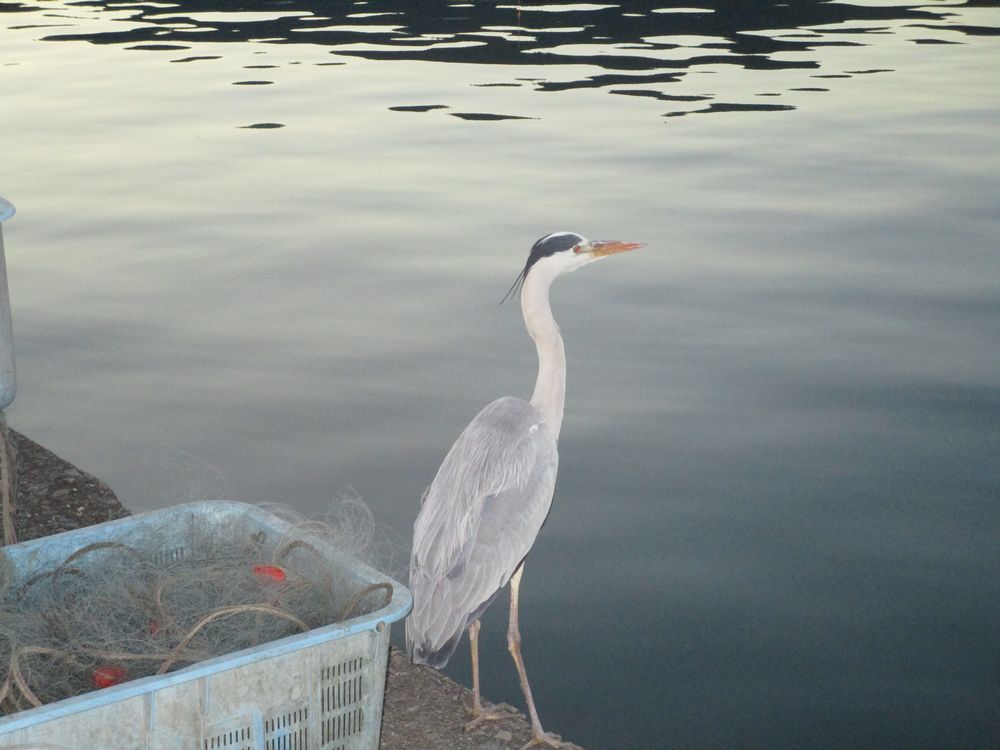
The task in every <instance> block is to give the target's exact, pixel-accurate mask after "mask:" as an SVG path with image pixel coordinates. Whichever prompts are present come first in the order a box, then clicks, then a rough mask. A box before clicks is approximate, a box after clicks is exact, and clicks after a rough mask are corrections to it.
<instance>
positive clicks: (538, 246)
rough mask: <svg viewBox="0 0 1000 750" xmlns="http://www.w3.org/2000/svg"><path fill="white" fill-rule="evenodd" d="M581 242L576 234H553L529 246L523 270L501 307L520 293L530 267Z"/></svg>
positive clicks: (501, 301)
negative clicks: (529, 250) (529, 249)
mask: <svg viewBox="0 0 1000 750" xmlns="http://www.w3.org/2000/svg"><path fill="white" fill-rule="evenodd" d="M581 242H583V237H581V236H580V235H578V234H573V233H572V232H554V233H553V234H547V235H545V236H544V237H542V238H541V239H540V240H538V241H537V242H535V244H534V245H532V246H531V252H530V253H529V254H528V262H527V263H525V264H524V269H523V270H522V271H521V273H520V275H519V276H518V277H517V278H516V279H515V280H514V283H513V285H512V286H511V288H510V289H508V290H507V293H506V294H505V295H504V296H503V299H502V300H500V304H501V305H502V304H503V303H504V302H506V301H507V299H508V298H509V297H511V296H512V295H514V294H520V293H521V287H522V286H523V285H524V280H525V279H526V278H527V277H528V271H530V270H531V267H532V266H533V265H535V263H537V262H538V261H540V260H541V259H542V258H546V257H548V256H549V255H554V254H555V253H558V252H562V251H563V250H569V249H570V248H571V247H573V246H574V245H578V244H580V243H581Z"/></svg>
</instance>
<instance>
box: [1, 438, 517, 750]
mask: <svg viewBox="0 0 1000 750" xmlns="http://www.w3.org/2000/svg"><path fill="white" fill-rule="evenodd" d="M10 435H11V442H12V443H13V445H14V447H15V450H16V452H17V483H18V494H17V507H16V510H15V515H14V519H15V521H14V527H15V530H16V532H17V538H18V539H19V540H20V541H26V540H28V539H34V538H36V537H40V536H47V535H49V534H55V533H58V532H61V531H70V530H72V529H77V528H80V527H81V526H88V525H91V524H95V523H102V522H104V521H109V520H111V519H114V518H122V517H124V516H127V515H130V514H129V511H128V510H127V509H126V508H125V507H124V506H122V504H121V503H120V502H119V500H118V498H117V497H116V496H115V493H114V492H113V491H112V490H111V488H110V487H108V486H107V485H106V484H104V483H103V482H102V481H100V480H99V479H96V478H94V477H93V476H91V475H90V474H87V473H86V472H84V471H81V470H80V469H78V468H76V467H75V466H73V465H72V464H69V463H67V462H66V461H64V460H63V459H61V458H60V457H59V456H57V455H56V454H54V453H52V452H51V451H49V450H47V449H45V448H43V447H42V446H40V445H39V444H38V443H36V442H34V441H33V440H30V439H28V438H27V437H25V436H24V435H21V434H20V433H17V432H15V431H14V430H11V431H10ZM471 703H472V691H471V690H469V689H468V688H465V687H463V686H462V685H459V684H458V683H456V682H454V681H453V680H450V679H448V678H447V677H445V676H444V675H442V674H441V673H439V672H437V671H435V670H433V669H430V668H429V667H418V666H415V665H414V664H413V663H411V662H410V660H409V659H407V658H406V656H404V655H403V654H402V653H400V652H399V651H397V650H396V649H393V650H392V652H391V655H390V660H389V674H388V681H387V687H386V693H385V711H384V713H383V722H382V742H381V745H380V750H519V749H520V748H521V746H522V745H524V743H526V742H527V741H528V739H529V738H530V737H531V729H530V726H529V724H528V721H527V719H526V717H525V716H524V715H523V714H521V713H518V712H517V711H516V710H515V709H513V708H510V707H509V706H508V707H507V708H509V709H510V717H509V718H505V719H502V720H499V721H490V722H486V723H484V724H483V725H481V726H480V727H478V728H476V729H475V730H473V731H471V732H468V733H466V732H465V731H463V725H464V724H465V721H466V719H467V710H468V706H469V705H471Z"/></svg>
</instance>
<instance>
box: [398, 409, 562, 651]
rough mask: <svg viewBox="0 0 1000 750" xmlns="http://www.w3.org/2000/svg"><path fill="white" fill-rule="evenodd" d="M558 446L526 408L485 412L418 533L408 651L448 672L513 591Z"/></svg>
mask: <svg viewBox="0 0 1000 750" xmlns="http://www.w3.org/2000/svg"><path fill="white" fill-rule="evenodd" d="M558 463H559V458H558V451H557V448H556V439H555V436H554V435H553V434H552V431H551V430H550V429H549V428H548V426H547V425H546V424H545V422H544V421H543V420H542V418H541V416H540V415H539V413H538V412H537V411H536V410H535V408H534V407H533V406H531V405H530V404H529V403H527V402H526V401H522V400H520V399H515V398H502V399H498V400H497V401H494V402H493V403H491V404H489V405H488V406H486V408H484V409H483V410H482V411H481V412H480V413H479V414H478V415H477V416H476V418H475V419H473V420H472V422H470V423H469V426H468V427H466V428H465V430H464V431H463V432H462V434H461V435H460V436H459V438H458V440H456V441H455V444H454V445H453V446H452V448H451V450H450V451H449V452H448V455H447V456H446V457H445V460H444V462H443V463H442V464H441V468H440V469H439V470H438V473H437V476H436V477H435V478H434V482H433V483H432V484H431V486H430V488H429V490H428V491H427V494H426V497H425V499H424V502H423V505H422V507H421V509H420V514H419V515H418V516H417V521H416V523H415V524H414V528H413V551H412V555H411V558H410V589H411V591H412V593H413V612H412V614H411V615H410V617H409V618H408V619H407V622H406V641H407V649H408V650H409V652H410V656H411V658H413V659H414V661H417V662H418V663H427V664H431V665H433V666H437V667H441V666H444V665H445V664H446V663H447V661H448V659H449V658H450V656H451V654H452V653H453V652H454V650H455V647H456V646H457V644H458V641H459V640H460V639H461V637H462V633H463V631H464V630H465V629H466V628H467V627H468V626H469V625H470V624H471V623H472V621H473V620H475V619H477V618H478V617H479V615H480V614H482V612H483V610H484V609H485V608H486V607H487V606H488V605H489V603H490V602H491V601H492V600H493V598H494V597H495V596H496V595H497V593H499V591H500V590H501V589H502V588H503V587H504V586H505V585H506V584H507V581H508V580H509V579H510V577H511V575H513V573H514V571H515V570H516V568H517V566H518V565H519V564H520V563H521V561H522V560H523V559H524V557H525V556H526V555H527V554H528V551H529V550H530V549H531V546H532V544H534V541H535V537H536V536H537V535H538V531H539V529H540V528H541V527H542V523H543V522H544V521H545V517H546V516H547V515H548V512H549V508H550V507H551V504H552V493H553V491H554V489H555V482H556V471H557V468H558Z"/></svg>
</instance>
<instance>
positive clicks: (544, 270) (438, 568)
mask: <svg viewBox="0 0 1000 750" xmlns="http://www.w3.org/2000/svg"><path fill="white" fill-rule="evenodd" d="M638 247H642V243H638V242H620V241H617V240H613V241H591V240H588V239H587V238H585V237H583V236H581V235H579V234H575V233H573V232H555V233H553V234H549V235H546V236H545V237H542V238H541V239H539V240H538V241H537V242H536V243H535V244H534V245H533V246H532V248H531V253H530V254H529V256H528V261H527V263H525V266H524V269H523V270H522V271H521V274H520V276H518V278H517V280H516V281H515V282H514V285H513V286H512V287H511V288H510V291H508V293H507V295H508V296H510V294H511V293H513V292H514V291H515V290H520V297H521V313H522V315H523V317H524V325H525V327H526V328H527V329H528V334H529V335H530V336H531V338H532V339H533V340H534V342H535V348H536V350H537V354H538V376H537V379H536V381H535V390H534V393H533V394H532V396H531V400H530V401H524V400H522V399H519V398H511V397H506V398H500V399H497V400H496V401H493V402H492V403H490V404H488V405H487V406H486V407H485V408H484V409H483V410H482V411H480V412H479V414H477V415H476V417H475V418H474V419H473V420H472V422H470V423H469V425H468V427H466V428H465V430H464V431H463V432H462V434H461V435H459V437H458V440H456V441H455V444H454V445H452V447H451V450H450V451H448V454H447V455H446V456H445V459H444V462H443V463H442V464H441V467H440V469H438V472H437V475H436V476H435V477H434V481H433V482H432V483H431V485H430V487H429V488H428V489H427V491H426V493H425V494H424V498H423V500H422V502H421V507H420V512H419V514H418V516H417V520H416V523H415V524H414V527H413V549H412V554H411V557H410V589H411V591H412V593H413V612H412V613H411V615H410V616H409V618H407V621H406V647H407V650H408V651H409V654H410V658H411V659H413V661H414V662H416V663H418V664H428V665H430V666H432V667H436V668H438V669H440V668H442V667H444V666H445V665H446V664H447V663H448V659H450V658H451V655H452V654H453V653H454V652H455V649H456V647H457V646H458V643H459V641H460V640H461V638H462V634H463V633H464V632H465V631H466V630H467V631H468V633H469V644H470V648H471V651H472V690H473V705H472V709H471V715H472V716H471V721H470V722H469V723H468V724H467V725H466V729H467V730H468V729H471V728H473V727H475V726H477V725H478V724H480V723H481V722H482V721H485V720H488V719H494V718H500V717H501V716H502V714H498V713H496V712H491V711H487V710H485V709H484V707H483V704H482V699H481V697H480V693H479V627H480V625H479V618H480V616H481V615H482V614H483V612H484V611H485V610H486V608H487V607H488V606H489V605H490V603H491V602H492V601H493V599H494V598H496V596H497V594H499V593H500V591H501V590H502V589H503V587H504V586H506V585H507V583H508V582H509V583H510V621H509V626H508V630H507V645H508V650H509V651H510V654H511V656H512V657H513V659H514V664H515V666H516V668H517V674H518V678H519V679H520V682H521V690H522V691H523V692H524V698H525V702H526V703H527V706H528V715H529V718H530V719H531V740H530V741H529V742H528V743H527V745H525V748H527V747H529V746H533V745H541V744H547V745H550V746H552V747H565V748H569V747H575V745H572V744H570V743H566V742H562V741H561V740H560V738H559V737H558V736H556V735H553V734H549V733H547V732H545V731H543V730H542V725H541V722H540V721H539V720H538V712H537V711H536V710H535V703H534V701H533V699H532V697H531V688H530V686H529V685H528V676H527V673H526V672H525V668H524V660H523V659H522V657H521V635H520V631H519V628H518V590H519V588H520V585H521V575H522V573H523V572H524V559H525V557H526V556H527V554H528V551H529V550H530V549H531V547H532V545H533V544H534V542H535V537H536V536H537V535H538V532H539V530H540V529H541V527H542V524H543V523H544V521H545V518H546V517H547V516H548V513H549V508H550V507H551V505H552V495H553V492H554V490H555V486H556V471H557V468H558V463H559V454H558V450H557V447H556V442H557V440H558V438H559V430H560V427H561V426H562V421H563V407H564V403H565V395H566V354H565V350H564V348H563V341H562V336H560V334H559V326H558V325H557V324H556V321H555V318H553V317H552V308H551V306H550V304H549V287H550V285H551V284H552V282H553V281H555V279H556V278H557V277H559V276H561V275H562V274H564V273H568V272H570V271H575V270H576V269H578V268H580V267H582V266H585V265H587V264H588V263H592V262H593V261H595V260H598V259H600V258H605V257H607V256H609V255H613V254H615V253H620V252H624V251H627V250H634V249H635V248H638ZM504 299H506V297H505V298H504Z"/></svg>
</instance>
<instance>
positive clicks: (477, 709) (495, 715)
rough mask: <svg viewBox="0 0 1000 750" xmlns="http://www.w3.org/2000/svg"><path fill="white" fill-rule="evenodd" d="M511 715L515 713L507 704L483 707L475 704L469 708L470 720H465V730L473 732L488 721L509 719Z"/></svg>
mask: <svg viewBox="0 0 1000 750" xmlns="http://www.w3.org/2000/svg"><path fill="white" fill-rule="evenodd" d="M511 716H513V713H512V712H511V709H509V708H507V707H506V706H494V707H493V708H483V707H482V706H481V705H479V706H477V705H473V706H472V708H470V709H469V720H468V721H467V722H465V731H466V732H471V731H472V730H473V729H477V728H479V726H480V725H481V724H483V723H485V722H487V721H500V720H501V719H509V718H510V717H511Z"/></svg>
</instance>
